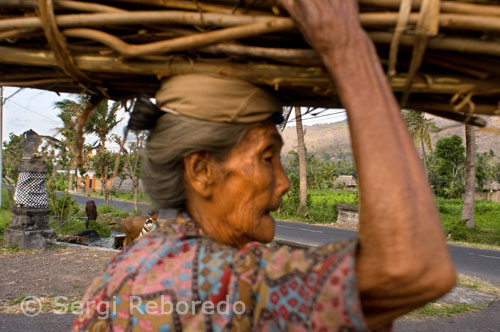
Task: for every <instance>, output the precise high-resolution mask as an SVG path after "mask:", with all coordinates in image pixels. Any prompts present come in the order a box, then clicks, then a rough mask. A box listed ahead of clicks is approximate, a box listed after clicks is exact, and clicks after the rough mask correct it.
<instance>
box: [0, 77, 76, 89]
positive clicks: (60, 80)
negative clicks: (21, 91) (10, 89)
mask: <svg viewBox="0 0 500 332" xmlns="http://www.w3.org/2000/svg"><path fill="white" fill-rule="evenodd" d="M72 82H74V80H72V79H71V78H65V77H64V78H46V79H41V80H33V81H26V80H23V81H18V82H12V81H11V82H9V81H7V82H1V81H0V86H18V87H33V86H38V85H46V84H54V83H68V84H71V83H72Z"/></svg>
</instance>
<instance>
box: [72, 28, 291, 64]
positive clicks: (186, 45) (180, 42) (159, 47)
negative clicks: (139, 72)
mask: <svg viewBox="0 0 500 332" xmlns="http://www.w3.org/2000/svg"><path fill="white" fill-rule="evenodd" d="M293 27H294V23H293V22H291V21H290V20H287V19H276V20H274V21H271V22H266V23H254V24H249V25H243V26H238V27H231V28H226V29H221V30H216V31H210V32H204V33H197V34H194V35H190V36H184V37H178V38H174V39H168V40H163V41H158V42H153V43H149V44H143V45H131V44H127V43H125V42H123V41H122V40H120V39H119V38H116V37H115V36H113V35H111V34H108V33H105V32H102V31H98V30H91V29H68V30H65V31H64V34H65V35H66V36H68V37H78V38H86V39H91V40H94V41H98V42H101V43H103V44H105V45H107V46H108V47H110V48H112V49H113V50H115V51H117V52H118V53H121V54H122V55H125V56H129V57H136V56H141V55H152V54H160V53H170V52H176V51H185V50H189V49H193V48H198V47H203V46H207V45H210V44H215V43H219V42H223V41H227V40H234V39H239V38H247V37H252V36H258V35H261V34H266V33H271V32H279V31H284V30H289V29H291V28H293Z"/></svg>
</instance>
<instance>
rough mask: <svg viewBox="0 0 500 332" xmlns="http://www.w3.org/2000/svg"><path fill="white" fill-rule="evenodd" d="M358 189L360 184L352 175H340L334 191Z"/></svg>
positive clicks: (334, 183) (335, 182) (334, 184)
mask: <svg viewBox="0 0 500 332" xmlns="http://www.w3.org/2000/svg"><path fill="white" fill-rule="evenodd" d="M357 187H358V183H357V182H356V179H355V178H354V177H353V176H352V175H340V176H339V177H338V178H337V179H336V180H335V181H333V189H355V188H357Z"/></svg>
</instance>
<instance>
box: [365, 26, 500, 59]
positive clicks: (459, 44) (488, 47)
mask: <svg viewBox="0 0 500 332" xmlns="http://www.w3.org/2000/svg"><path fill="white" fill-rule="evenodd" d="M368 35H369V36H370V38H371V39H372V40H373V41H374V42H375V43H381V44H390V43H391V40H392V33H390V32H368ZM414 41H415V36H406V35H405V36H402V37H401V41H400V45H402V46H413V44H414ZM427 48H428V49H434V50H444V51H456V52H460V53H469V54H487V55H493V56H500V44H499V43H495V42H487V41H482V40H478V39H472V38H454V37H434V38H431V39H429V41H428V42H427Z"/></svg>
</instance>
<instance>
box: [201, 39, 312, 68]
mask: <svg viewBox="0 0 500 332" xmlns="http://www.w3.org/2000/svg"><path fill="white" fill-rule="evenodd" d="M200 51H202V52H207V53H212V54H229V55H241V56H251V57H256V58H266V59H271V60H277V61H281V62H289V63H293V64H302V65H309V66H317V65H322V62H321V58H320V57H319V55H318V53H317V52H316V51H314V50H310V49H291V48H270V47H258V46H246V45H241V44H236V43H222V44H217V45H212V46H208V47H204V48H202V49H200Z"/></svg>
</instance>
